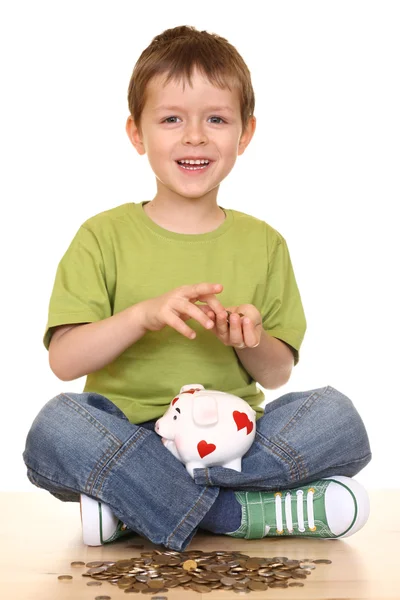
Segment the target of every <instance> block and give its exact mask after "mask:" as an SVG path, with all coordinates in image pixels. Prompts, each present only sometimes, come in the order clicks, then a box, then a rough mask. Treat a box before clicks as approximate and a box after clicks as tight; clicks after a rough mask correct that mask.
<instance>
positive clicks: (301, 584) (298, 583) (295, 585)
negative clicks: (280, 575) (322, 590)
mask: <svg viewBox="0 0 400 600" xmlns="http://www.w3.org/2000/svg"><path fill="white" fill-rule="evenodd" d="M303 585H304V583H301V582H300V581H293V582H292V583H289V587H303Z"/></svg>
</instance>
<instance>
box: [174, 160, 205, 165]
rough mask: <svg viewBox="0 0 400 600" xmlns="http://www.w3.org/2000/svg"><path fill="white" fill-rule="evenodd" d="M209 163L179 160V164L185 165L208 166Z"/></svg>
mask: <svg viewBox="0 0 400 600" xmlns="http://www.w3.org/2000/svg"><path fill="white" fill-rule="evenodd" d="M209 162H210V161H209V160H178V163H179V164H184V165H204V164H206V165H207V164H208V163H209Z"/></svg>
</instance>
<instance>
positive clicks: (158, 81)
mask: <svg viewBox="0 0 400 600" xmlns="http://www.w3.org/2000/svg"><path fill="white" fill-rule="evenodd" d="M163 81H164V76H162V77H160V76H158V77H155V78H153V79H152V80H151V81H150V82H149V84H148V87H147V100H146V104H145V107H144V110H143V113H142V123H141V128H142V134H141V135H140V133H139V131H138V129H137V128H136V126H135V124H134V122H133V119H132V117H131V116H129V117H128V120H127V124H126V131H127V133H128V136H129V139H130V140H131V142H132V144H133V145H134V146H135V148H136V150H137V151H138V153H139V154H145V153H146V152H147V155H148V160H149V163H150V166H151V168H152V170H153V171H154V173H155V175H156V178H157V196H163V197H164V196H166V195H167V196H168V197H170V196H171V194H177V195H179V196H183V197H191V198H199V197H203V196H206V195H207V196H208V197H212V198H214V199H215V198H216V195H217V192H218V187H219V184H220V183H221V181H222V180H223V179H225V177H226V176H227V175H228V173H230V171H231V170H232V168H233V166H234V164H235V162H236V158H237V156H238V155H240V154H243V152H244V150H245V148H246V146H247V145H248V144H249V142H250V140H251V138H252V137H253V134H254V130H255V123H256V119H255V117H252V119H250V122H249V124H248V126H247V128H246V130H245V131H243V134H242V135H241V132H242V122H241V117H240V103H239V92H238V91H237V90H236V89H234V88H232V91H229V90H228V89H225V90H221V89H219V88H217V87H215V86H213V85H212V84H211V83H210V82H209V81H208V79H206V78H204V77H203V76H202V75H201V74H200V73H199V72H198V71H197V70H195V71H194V73H193V79H192V85H193V87H190V86H189V84H188V83H187V82H186V83H185V89H184V90H183V84H182V83H179V84H178V83H175V82H173V81H170V82H169V83H168V85H167V86H165V87H163V85H162V84H163ZM161 106H164V107H167V108H160V107H161ZM168 107H174V108H168ZM175 107H176V108H175ZM215 107H224V108H219V109H218V110H217V109H216V108H215ZM188 157H196V158H197V157H198V158H208V159H210V160H211V161H212V162H211V163H210V166H208V167H207V168H206V169H204V171H200V170H199V171H195V172H192V171H185V170H184V169H182V168H181V167H179V166H178V164H177V162H176V161H177V160H178V159H183V158H188Z"/></svg>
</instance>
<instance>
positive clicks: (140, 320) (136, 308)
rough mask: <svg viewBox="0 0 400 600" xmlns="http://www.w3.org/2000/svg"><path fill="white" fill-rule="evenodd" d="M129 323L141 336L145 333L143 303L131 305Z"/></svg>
mask: <svg viewBox="0 0 400 600" xmlns="http://www.w3.org/2000/svg"><path fill="white" fill-rule="evenodd" d="M129 312H130V322H131V323H132V325H133V326H136V328H138V329H139V331H140V333H141V335H144V334H145V333H147V328H146V326H145V314H144V305H143V302H138V303H137V304H133V305H132V306H131V307H130V309H129Z"/></svg>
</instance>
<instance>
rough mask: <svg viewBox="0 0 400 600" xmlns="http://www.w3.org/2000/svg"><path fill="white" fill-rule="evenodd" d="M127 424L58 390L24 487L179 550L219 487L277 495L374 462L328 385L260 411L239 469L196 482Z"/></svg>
mask: <svg viewBox="0 0 400 600" xmlns="http://www.w3.org/2000/svg"><path fill="white" fill-rule="evenodd" d="M154 424H155V420H154V421H147V422H145V423H141V424H140V425H134V424H133V423H130V422H129V420H128V419H127V418H126V416H125V415H124V413H123V412H122V411H121V410H120V409H119V408H118V407H117V406H116V405H115V404H113V403H112V402H111V401H110V400H108V399H107V398H105V397H104V396H101V395H100V394H96V393H89V392H86V393H81V394H79V393H62V394H59V395H58V396H56V397H55V398H53V399H51V400H49V401H48V402H47V403H46V404H45V405H44V406H43V408H42V409H41V410H40V412H39V413H38V415H37V416H36V418H35V420H34V421H33V423H32V426H31V428H30V430H29V432H28V435H27V439H26V447H25V451H24V453H23V460H24V462H25V464H26V466H27V475H28V478H29V480H30V481H31V482H32V483H33V484H34V485H36V486H37V487H40V488H43V489H45V490H47V491H49V492H50V493H51V494H52V495H53V496H55V497H56V498H58V499H59V500H62V501H64V502H78V501H79V496H80V494H81V493H83V494H86V495H88V496H90V497H92V498H96V499H98V500H100V501H102V502H104V503H105V504H107V505H109V506H110V508H111V510H112V511H113V513H114V514H115V515H116V516H117V517H118V518H119V519H121V521H123V522H124V523H125V524H126V525H127V526H128V528H129V529H131V530H133V531H135V532H137V533H139V534H140V535H142V536H144V537H146V538H148V539H149V540H151V541H152V542H153V543H155V544H162V545H164V546H166V547H168V548H171V549H173V550H178V551H179V550H184V549H185V548H186V547H187V545H188V544H189V542H190V541H191V539H192V538H193V536H194V535H195V533H196V531H197V529H198V527H199V523H200V522H201V520H202V519H203V517H204V516H205V515H206V514H207V512H208V511H209V509H210V508H211V506H212V505H213V503H214V502H215V500H216V498H217V496H218V494H219V489H220V487H224V488H230V489H232V490H235V491H237V490H265V491H267V490H280V489H290V488H293V487H298V486H299V485H302V484H305V483H308V482H311V481H315V480H316V479H318V478H321V477H329V476H331V475H347V476H348V477H352V476H353V475H355V474H356V473H358V472H359V471H360V470H361V469H363V467H365V465H367V464H368V462H369V461H370V460H371V450H370V445H369V440H368V436H367V432H366V429H365V427H364V423H363V422H362V420H361V417H360V415H359V414H358V412H357V411H356V409H355V407H354V405H353V403H352V402H351V400H349V398H347V397H346V396H345V395H343V394H342V393H341V392H339V391H337V390H336V389H334V388H333V387H330V386H327V387H325V388H319V389H314V390H309V391H303V392H290V393H288V394H285V395H284V396H281V397H280V398H277V399H276V400H273V401H272V402H270V403H269V404H267V405H266V406H265V409H264V414H263V416H262V417H260V418H259V419H258V421H257V425H256V430H257V431H256V437H255V440H254V442H253V445H252V446H251V448H250V449H249V450H248V452H247V453H246V454H245V455H244V457H243V459H242V472H237V471H234V470H232V469H227V468H224V467H207V468H202V469H196V470H195V471H194V475H195V478H194V479H192V477H191V476H190V475H189V473H188V472H187V471H186V467H185V466H184V465H183V464H182V463H181V462H180V461H179V460H178V459H177V458H175V456H173V454H171V453H170V451H169V450H167V449H166V448H165V447H164V445H163V443H162V441H161V438H160V437H159V436H158V435H157V434H156V433H155V432H154Z"/></svg>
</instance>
